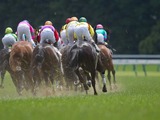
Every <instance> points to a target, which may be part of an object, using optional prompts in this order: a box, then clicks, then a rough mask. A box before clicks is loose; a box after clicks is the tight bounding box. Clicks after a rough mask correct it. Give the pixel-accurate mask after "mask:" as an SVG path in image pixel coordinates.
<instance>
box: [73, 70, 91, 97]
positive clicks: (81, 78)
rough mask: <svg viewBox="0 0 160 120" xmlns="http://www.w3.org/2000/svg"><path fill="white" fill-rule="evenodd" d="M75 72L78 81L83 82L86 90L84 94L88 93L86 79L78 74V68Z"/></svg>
mask: <svg viewBox="0 0 160 120" xmlns="http://www.w3.org/2000/svg"><path fill="white" fill-rule="evenodd" d="M75 73H76V74H77V76H78V78H79V81H80V82H81V83H83V86H84V89H85V91H86V94H88V92H87V90H89V88H88V85H87V84H86V81H85V80H84V78H83V77H82V75H81V74H80V72H79V70H78V69H77V70H75Z"/></svg>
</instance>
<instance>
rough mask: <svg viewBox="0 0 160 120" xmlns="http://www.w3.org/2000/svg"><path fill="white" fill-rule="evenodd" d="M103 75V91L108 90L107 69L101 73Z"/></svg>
mask: <svg viewBox="0 0 160 120" xmlns="http://www.w3.org/2000/svg"><path fill="white" fill-rule="evenodd" d="M101 77H102V82H103V88H102V91H103V92H107V87H106V77H105V71H104V72H102V73H101Z"/></svg>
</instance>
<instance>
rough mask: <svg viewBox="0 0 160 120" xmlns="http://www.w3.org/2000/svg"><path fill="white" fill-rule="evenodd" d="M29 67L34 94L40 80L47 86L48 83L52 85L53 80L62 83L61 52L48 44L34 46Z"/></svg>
mask: <svg viewBox="0 0 160 120" xmlns="http://www.w3.org/2000/svg"><path fill="white" fill-rule="evenodd" d="M31 69H32V76H33V80H34V94H36V88H37V87H38V86H39V85H40V84H41V83H42V81H45V84H46V85H47V86H49V83H51V84H52V85H53V82H54V80H56V81H60V82H61V83H62V79H63V78H62V77H63V76H62V73H63V71H62V64H61V54H59V53H58V51H57V49H56V48H55V47H54V46H52V45H50V44H47V43H44V44H39V45H37V46H36V47H35V49H34V51H33V55H32V62H31Z"/></svg>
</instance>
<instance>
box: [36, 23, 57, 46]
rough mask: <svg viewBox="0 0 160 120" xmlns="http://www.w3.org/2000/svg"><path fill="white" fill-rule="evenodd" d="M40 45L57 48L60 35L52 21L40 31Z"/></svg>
mask: <svg viewBox="0 0 160 120" xmlns="http://www.w3.org/2000/svg"><path fill="white" fill-rule="evenodd" d="M39 35H40V37H39V38H40V43H49V44H52V45H54V46H55V47H57V42H58V40H59V33H58V32H57V30H56V29H55V28H54V27H53V25H52V22H51V21H46V22H45V24H44V26H42V28H41V30H40V34H39Z"/></svg>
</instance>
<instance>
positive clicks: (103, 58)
mask: <svg viewBox="0 0 160 120" xmlns="http://www.w3.org/2000/svg"><path fill="white" fill-rule="evenodd" d="M98 47H99V48H100V50H101V52H100V55H99V60H98V64H97V71H99V72H100V74H101V77H102V81H103V89H102V91H103V92H107V87H106V78H105V71H106V70H107V71H108V75H107V77H108V80H109V84H110V89H112V86H111V72H112V75H113V82H114V85H115V84H116V78H115V69H114V65H113V61H112V53H111V51H110V49H109V48H107V47H106V46H105V45H104V44H98ZM115 86H116V85H115Z"/></svg>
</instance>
